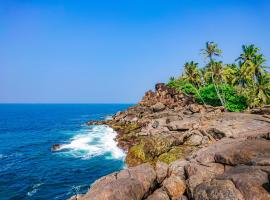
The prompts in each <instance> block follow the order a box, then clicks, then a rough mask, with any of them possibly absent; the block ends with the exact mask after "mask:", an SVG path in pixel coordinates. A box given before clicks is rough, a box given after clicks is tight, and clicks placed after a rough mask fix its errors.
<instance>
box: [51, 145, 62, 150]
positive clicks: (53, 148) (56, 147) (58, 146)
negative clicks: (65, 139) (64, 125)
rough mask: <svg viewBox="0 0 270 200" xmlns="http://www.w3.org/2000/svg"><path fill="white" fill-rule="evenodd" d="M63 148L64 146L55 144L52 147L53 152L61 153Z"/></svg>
mask: <svg viewBox="0 0 270 200" xmlns="http://www.w3.org/2000/svg"><path fill="white" fill-rule="evenodd" d="M62 146H63V144H54V145H52V147H51V151H59V150H60V149H61V147H62Z"/></svg>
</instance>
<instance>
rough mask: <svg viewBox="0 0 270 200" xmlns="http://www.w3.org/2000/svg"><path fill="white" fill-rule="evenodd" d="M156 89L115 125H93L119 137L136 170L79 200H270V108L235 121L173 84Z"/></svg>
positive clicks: (236, 116) (95, 186) (117, 175)
mask: <svg viewBox="0 0 270 200" xmlns="http://www.w3.org/2000/svg"><path fill="white" fill-rule="evenodd" d="M155 89H156V90H155V91H154V92H153V91H149V92H147V93H146V94H145V96H144V98H143V99H142V101H141V102H140V103H139V104H138V105H135V106H133V107H130V108H129V109H127V110H126V111H122V112H118V113H117V114H116V115H115V116H113V118H112V119H111V120H108V121H92V122H89V123H88V124H89V125H96V124H107V125H109V126H111V127H112V128H114V129H115V130H116V131H117V132H118V136H117V142H118V145H119V146H120V147H121V148H123V149H125V150H126V151H127V156H126V163H127V165H128V166H129V168H127V169H124V170H122V171H120V172H116V173H113V174H110V175H107V176H105V177H103V178H101V179H99V180H97V181H96V182H95V183H94V184H93V185H92V186H91V188H90V190H89V191H88V192H87V194H85V195H82V196H78V199H91V200H101V199H102V200H114V199H118V200H129V199H132V200H133V199H134V200H135V199H136V200H137V199H147V200H186V199H194V200H229V199H237V200H253V199H261V200H266V199H270V196H269V195H270V193H269V192H270V186H269V177H270V118H269V117H267V116H268V113H267V112H268V109H269V107H265V108H260V110H259V111H258V109H257V111H256V110H255V111H249V112H246V113H228V112H224V108H222V107H211V106H203V105H198V104H196V103H194V100H193V97H187V96H185V95H183V94H182V93H181V92H177V91H176V90H174V89H171V88H168V87H167V86H166V85H165V84H157V85H156V87H155ZM251 113H253V114H251ZM254 113H256V114H254Z"/></svg>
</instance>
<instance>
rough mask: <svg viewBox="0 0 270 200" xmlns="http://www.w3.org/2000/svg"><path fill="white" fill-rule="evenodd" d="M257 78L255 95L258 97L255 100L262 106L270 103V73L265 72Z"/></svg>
mask: <svg viewBox="0 0 270 200" xmlns="http://www.w3.org/2000/svg"><path fill="white" fill-rule="evenodd" d="M257 78H258V79H257V83H256V85H255V91H254V92H255V94H254V96H255V97H256V98H255V101H254V102H256V103H258V105H259V106H261V105H264V104H267V103H269V100H270V75H269V74H268V73H263V74H261V75H260V76H258V77H257Z"/></svg>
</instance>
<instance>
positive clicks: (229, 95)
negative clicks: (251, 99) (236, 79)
mask: <svg viewBox="0 0 270 200" xmlns="http://www.w3.org/2000/svg"><path fill="white" fill-rule="evenodd" d="M218 88H219V91H220V94H221V95H222V96H223V95H224V96H225V101H226V105H225V107H226V109H227V110H228V111H232V112H239V111H242V110H244V109H246V108H247V99H246V98H245V97H244V96H242V95H239V94H237V92H236V90H235V89H234V88H233V87H232V86H229V85H226V84H224V85H222V86H219V87H218ZM199 92H200V95H201V97H202V98H203V100H204V102H205V103H206V104H208V105H211V106H221V102H220V100H219V98H218V95H217V92H216V90H215V86H214V85H213V84H209V85H206V86H205V87H202V88H200V89H199ZM196 101H197V102H199V103H202V101H201V99H200V98H199V96H198V95H196Z"/></svg>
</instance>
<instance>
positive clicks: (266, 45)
mask: <svg viewBox="0 0 270 200" xmlns="http://www.w3.org/2000/svg"><path fill="white" fill-rule="evenodd" d="M269 10H270V1H268V0H237V1H236V0H89V1H87V0H85V1H83V0H73V1H72V0H62V1H60V0H43V1H42V0H32V1H30V0H20V1H19V0H17V1H15V0H0V103H136V102H138V101H139V100H140V99H141V97H142V96H143V95H144V93H145V91H147V90H149V89H153V87H154V84H155V83H157V82H166V81H167V80H168V79H169V77H171V76H179V75H180V74H181V72H182V69H183V64H184V63H185V62H187V61H190V60H194V61H196V62H198V63H200V65H203V64H204V62H205V61H204V60H203V57H202V55H200V49H202V48H204V46H205V42H206V41H214V42H216V43H218V45H219V47H220V48H221V49H222V50H223V55H222V57H221V59H222V60H223V61H224V62H225V63H233V62H234V60H235V59H236V58H237V57H238V56H239V54H240V53H241V46H242V45H243V44H255V45H256V46H258V47H260V49H261V52H262V53H263V54H264V55H265V56H266V57H267V58H268V59H269V60H270V12H269ZM268 64H270V62H268Z"/></svg>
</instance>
